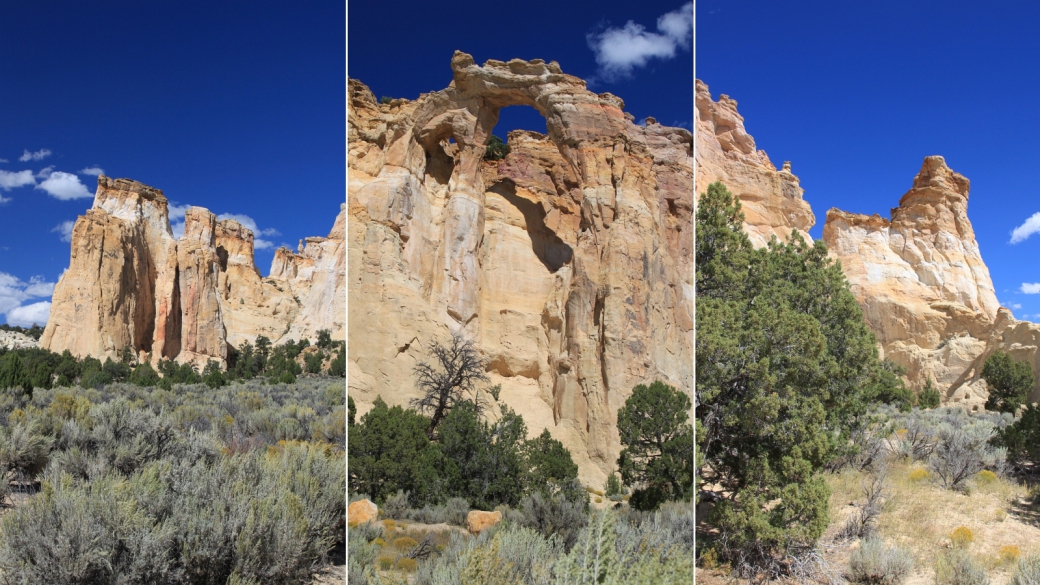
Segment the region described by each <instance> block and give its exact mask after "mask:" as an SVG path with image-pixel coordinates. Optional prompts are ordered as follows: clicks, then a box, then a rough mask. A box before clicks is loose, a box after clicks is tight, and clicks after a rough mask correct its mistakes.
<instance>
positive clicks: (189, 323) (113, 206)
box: [40, 175, 346, 367]
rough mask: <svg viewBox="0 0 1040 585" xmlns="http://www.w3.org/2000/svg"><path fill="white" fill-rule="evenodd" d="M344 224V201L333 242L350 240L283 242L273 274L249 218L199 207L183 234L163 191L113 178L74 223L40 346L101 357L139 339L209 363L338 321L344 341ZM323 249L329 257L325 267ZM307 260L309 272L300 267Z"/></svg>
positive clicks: (141, 345)
mask: <svg viewBox="0 0 1040 585" xmlns="http://www.w3.org/2000/svg"><path fill="white" fill-rule="evenodd" d="M344 221H345V210H344V209H343V208H341V209H340V214H339V217H338V218H337V219H336V224H335V225H336V226H338V230H337V227H334V228H333V233H332V234H330V235H329V238H327V239H328V240H337V238H338V242H340V245H339V247H338V248H337V247H335V246H333V247H332V248H331V249H330V250H328V251H326V252H331V253H332V254H333V256H331V257H326V256H325V255H323V254H319V253H318V252H316V251H313V250H312V252H311V253H310V254H308V252H307V251H306V250H303V251H302V254H300V255H296V254H292V253H291V252H288V251H284V250H280V251H279V253H278V255H277V256H276V262H275V267H273V268H272V272H274V271H275V270H274V268H277V269H278V274H277V276H276V277H274V278H270V279H267V280H264V279H262V278H261V277H260V273H259V271H258V270H257V269H256V266H255V265H254V264H253V233H252V232H251V231H250V230H248V229H246V228H244V227H242V226H241V225H240V224H239V223H238V222H236V221H234V220H218V219H217V218H216V216H215V215H213V214H212V213H210V212H209V211H208V210H206V209H203V208H201V207H190V208H188V210H187V211H186V213H185V228H184V235H183V236H182V237H181V238H180V239H174V237H173V232H172V230H171V229H170V221H169V210H168V203H167V200H166V198H165V197H164V196H163V193H162V191H161V190H159V189H155V188H153V187H149V186H147V185H143V184H141V183H139V182H137V181H132V180H129V179H111V178H108V177H106V176H104V175H102V176H100V177H98V190H97V194H96V195H95V198H94V205H93V207H92V208H91V209H89V210H88V211H87V213H86V215H83V216H80V217H79V218H78V219H77V220H76V224H75V227H74V228H73V231H72V253H71V259H70V262H69V268H68V270H67V271H66V272H65V273H64V274H63V275H62V277H61V279H59V281H58V284H57V286H56V287H55V289H54V296H53V299H52V305H51V315H50V319H49V320H48V322H47V327H46V328H45V329H44V332H43V336H42V337H41V338H40V346H41V347H43V348H45V349H49V350H51V351H55V352H61V351H64V350H66V349H67V350H69V351H71V352H72V353H73V355H76V356H78V357H83V356H93V357H97V358H100V359H102V360H103V359H105V358H106V357H118V355H119V354H120V353H121V352H122V349H123V348H124V347H127V346H129V347H131V348H133V349H134V350H135V351H136V352H137V353H138V354H139V355H140V356H141V357H142V358H143V357H145V356H146V355H149V354H150V355H151V356H152V359H153V361H158V360H159V359H161V358H169V359H176V360H178V361H182V362H192V363H195V364H197V365H199V366H200V367H202V366H204V365H205V363H206V362H207V361H208V360H210V359H214V360H217V361H218V362H220V363H221V364H222V365H223V364H226V360H227V357H228V351H229V350H228V346H229V345H232V346H238V345H240V344H241V342H243V341H247V340H249V341H252V340H255V339H256V337H257V336H258V335H264V336H267V337H269V338H270V339H272V340H273V341H275V342H278V341H280V340H284V339H288V338H289V337H290V336H292V335H295V337H293V338H294V339H301V338H303V337H308V338H315V337H316V336H317V331H318V330H319V329H330V330H331V331H332V332H333V337H335V338H338V339H344V338H345V336H346V332H345V330H344V321H345V319H344V315H343V314H344V310H343V304H344V302H345V296H346V293H345V290H344V287H345V274H346V265H345V263H346V257H345V255H344V254H343V251H342V242H343V229H342V227H341V226H342V225H343V222H344ZM310 239H311V238H308V240H310ZM318 239H319V240H322V241H325V240H326V238H318ZM336 254H338V255H336ZM312 256H321V257H322V261H321V262H320V263H318V265H317V267H315V264H314V262H313V258H312ZM308 262H310V264H309V267H310V268H309V269H308V270H300V269H299V268H298V267H299V266H301V265H304V264H307V263H308ZM301 272H302V273H303V275H302V276H299V275H298V274H299V273H301ZM289 273H292V274H294V275H296V276H293V277H292V278H289V277H286V276H285V275H286V274H289ZM279 279H280V280H279ZM290 282H291V283H292V284H293V285H295V286H296V288H297V289H304V288H307V289H308V290H309V285H308V284H307V283H310V282H313V283H320V284H319V287H321V288H322V290H326V291H327V292H328V295H326V296H327V297H328V298H326V297H322V298H321V299H320V301H321V304H320V305H319V306H316V304H317V302H318V301H316V300H315V299H313V298H312V297H311V296H308V295H304V296H302V297H294V294H293V289H292V287H291V286H290ZM330 283H331V284H330ZM333 299H339V302H332V300H333Z"/></svg>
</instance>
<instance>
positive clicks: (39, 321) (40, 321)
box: [7, 301, 51, 327]
mask: <svg viewBox="0 0 1040 585" xmlns="http://www.w3.org/2000/svg"><path fill="white" fill-rule="evenodd" d="M50 316H51V302H50V301H40V302H38V303H32V304H29V305H25V306H22V307H17V308H15V309H12V310H11V311H9V312H8V313H7V323H8V324H10V325H20V326H22V327H32V326H33V325H41V326H42V325H46V324H47V319H49V318H50Z"/></svg>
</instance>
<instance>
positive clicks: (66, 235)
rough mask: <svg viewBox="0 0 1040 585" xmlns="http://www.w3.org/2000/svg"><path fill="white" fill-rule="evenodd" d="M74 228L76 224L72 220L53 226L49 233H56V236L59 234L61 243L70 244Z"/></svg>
mask: <svg viewBox="0 0 1040 585" xmlns="http://www.w3.org/2000/svg"><path fill="white" fill-rule="evenodd" d="M75 226H76V222H75V221H72V220H69V221H63V222H61V223H60V224H58V225H56V226H54V228H53V229H51V231H52V232H58V234H60V236H61V241H63V242H71V241H72V228H73V227H75Z"/></svg>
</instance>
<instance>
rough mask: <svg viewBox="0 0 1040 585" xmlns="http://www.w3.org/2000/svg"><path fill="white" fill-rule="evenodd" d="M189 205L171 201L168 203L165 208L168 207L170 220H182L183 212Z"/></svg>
mask: <svg viewBox="0 0 1040 585" xmlns="http://www.w3.org/2000/svg"><path fill="white" fill-rule="evenodd" d="M189 207H191V206H190V205H177V204H176V203H171V204H170V205H169V207H168V208H167V209H169V213H170V221H178V220H183V219H184V214H185V213H186V212H187V211H188V208H189Z"/></svg>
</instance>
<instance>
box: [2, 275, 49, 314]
mask: <svg viewBox="0 0 1040 585" xmlns="http://www.w3.org/2000/svg"><path fill="white" fill-rule="evenodd" d="M54 284H55V283H53V282H46V281H45V280H44V279H43V277H41V276H34V277H32V278H30V279H29V282H25V281H24V280H21V279H19V278H18V277H16V276H13V275H10V274H7V273H6V272H0V313H3V314H5V315H7V322H8V323H10V324H12V325H26V326H28V325H32V324H33V322H35V323H36V324H38V325H43V324H45V323H46V322H47V315H48V314H49V312H50V305H51V304H50V302H49V301H41V302H36V303H31V304H29V305H23V304H22V303H24V302H25V301H27V300H30V299H34V298H40V297H50V296H51V295H52V294H54Z"/></svg>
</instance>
